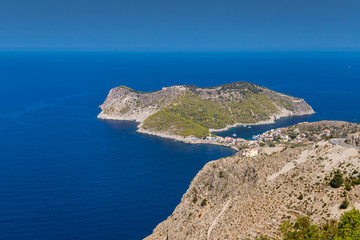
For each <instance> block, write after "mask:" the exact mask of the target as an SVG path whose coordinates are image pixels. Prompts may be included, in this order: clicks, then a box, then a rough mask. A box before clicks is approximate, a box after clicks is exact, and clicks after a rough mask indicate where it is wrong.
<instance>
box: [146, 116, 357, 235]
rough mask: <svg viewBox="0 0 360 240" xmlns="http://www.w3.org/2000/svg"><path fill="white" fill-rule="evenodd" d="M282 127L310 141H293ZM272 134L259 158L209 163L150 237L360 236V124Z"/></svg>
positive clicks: (301, 126)
mask: <svg viewBox="0 0 360 240" xmlns="http://www.w3.org/2000/svg"><path fill="white" fill-rule="evenodd" d="M278 130H281V131H278ZM283 132H290V133H296V135H298V136H300V135H303V136H304V138H306V139H307V140H308V142H309V143H308V144H298V145H290V146H289V145H288V144H286V142H283V141H281V139H280V138H278V136H279V135H278V134H276V133H283ZM270 134H271V137H272V138H273V139H278V140H277V143H276V146H274V147H265V149H263V151H262V152H261V153H259V154H258V155H257V156H243V155H242V154H240V153H237V154H235V155H234V156H231V157H226V158H222V159H219V160H215V161H211V162H208V163H207V164H206V165H205V166H204V167H203V168H202V169H201V170H200V171H199V172H198V174H197V175H196V176H195V178H194V179H193V180H192V181H191V183H190V186H189V188H188V190H187V191H186V193H185V194H184V195H183V197H182V198H181V202H180V203H179V205H178V206H177V207H176V208H175V210H174V211H173V213H172V214H171V215H170V216H169V217H168V218H167V219H166V220H164V221H163V222H161V223H159V224H158V226H157V227H156V228H155V229H154V231H153V233H152V234H151V235H150V236H148V237H146V238H145V239H146V240H155V239H161V240H162V239H179V240H180V239H181V240H186V239H188V240H191V239H199V240H212V239H257V240H260V239H262V240H270V239H284V240H297V239H320V240H326V239H359V229H360V228H359V222H360V212H359V211H358V210H356V209H359V208H360V174H359V172H360V161H359V160H360V147H359V140H360V124H359V123H349V122H337V121H322V122H312V123H299V124H297V125H293V126H289V127H286V128H282V129H274V131H270V132H269V133H266V134H264V136H266V137H269V135H270ZM353 207H355V208H356V209H353V210H351V209H352V208H353ZM304 236H305V237H304ZM307 236H309V237H307Z"/></svg>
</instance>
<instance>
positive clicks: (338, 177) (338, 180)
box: [330, 170, 344, 188]
mask: <svg viewBox="0 0 360 240" xmlns="http://www.w3.org/2000/svg"><path fill="white" fill-rule="evenodd" d="M343 183H344V179H343V175H342V173H341V171H340V170H336V172H335V173H334V177H333V179H332V180H331V181H330V185H331V186H332V187H333V188H339V187H341V185H343Z"/></svg>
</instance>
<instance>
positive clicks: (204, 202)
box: [200, 198, 207, 207]
mask: <svg viewBox="0 0 360 240" xmlns="http://www.w3.org/2000/svg"><path fill="white" fill-rule="evenodd" d="M206 203H207V200H206V198H204V199H203V200H202V201H201V204H200V205H201V206H202V207H203V206H205V205H206Z"/></svg>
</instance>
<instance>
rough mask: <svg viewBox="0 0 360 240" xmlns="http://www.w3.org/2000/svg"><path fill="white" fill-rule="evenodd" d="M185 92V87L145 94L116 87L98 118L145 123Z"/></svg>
mask: <svg viewBox="0 0 360 240" xmlns="http://www.w3.org/2000/svg"><path fill="white" fill-rule="evenodd" d="M185 90H186V89H185V88H184V87H183V86H174V87H168V88H163V89H162V90H160V91H156V92H148V93H144V92H137V91H134V90H132V89H129V88H127V87H116V88H113V89H111V90H110V92H109V94H108V96H107V98H106V100H105V102H104V103H103V104H102V105H100V106H99V107H100V109H101V110H102V111H101V113H100V114H99V115H98V118H100V119H113V120H130V121H136V122H143V121H144V120H145V119H146V118H147V117H149V116H150V115H152V114H154V113H156V112H157V111H159V110H160V109H162V108H164V107H165V106H167V105H169V104H170V103H171V102H172V101H173V100H174V99H176V98H177V97H178V96H180V95H181V93H183V92H184V91H185Z"/></svg>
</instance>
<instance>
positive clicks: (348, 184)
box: [345, 183, 351, 191]
mask: <svg viewBox="0 0 360 240" xmlns="http://www.w3.org/2000/svg"><path fill="white" fill-rule="evenodd" d="M345 190H346V191H350V190H351V185H350V183H345Z"/></svg>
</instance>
